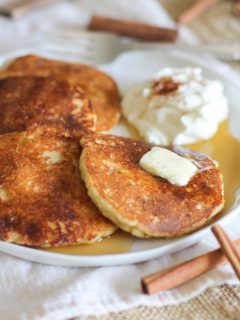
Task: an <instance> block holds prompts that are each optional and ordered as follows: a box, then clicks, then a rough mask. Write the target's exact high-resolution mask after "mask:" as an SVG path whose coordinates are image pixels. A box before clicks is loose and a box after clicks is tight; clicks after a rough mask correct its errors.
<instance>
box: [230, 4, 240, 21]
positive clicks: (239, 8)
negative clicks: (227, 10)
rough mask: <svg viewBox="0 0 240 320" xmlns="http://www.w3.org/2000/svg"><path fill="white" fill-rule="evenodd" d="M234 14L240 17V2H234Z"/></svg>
mask: <svg viewBox="0 0 240 320" xmlns="http://www.w3.org/2000/svg"><path fill="white" fill-rule="evenodd" d="M232 13H233V14H234V15H235V16H236V17H239V16H240V0H235V1H233V4H232Z"/></svg>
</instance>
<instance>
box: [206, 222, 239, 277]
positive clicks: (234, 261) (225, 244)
mask: <svg viewBox="0 0 240 320" xmlns="http://www.w3.org/2000/svg"><path fill="white" fill-rule="evenodd" d="M212 232H213V233H214V235H215V237H216V238H217V240H218V242H219V244H220V245H221V248H222V251H223V252H224V254H225V256H226V257H227V258H228V260H229V262H230V263H231V265H232V267H233V269H234V271H235V273H236V275H237V277H238V279H240V253H239V252H238V251H237V248H236V245H235V244H234V242H233V241H232V240H231V239H230V238H229V237H228V235H227V234H226V232H225V231H224V230H223V229H222V228H221V227H220V225H218V224H216V225H214V226H213V227H212Z"/></svg>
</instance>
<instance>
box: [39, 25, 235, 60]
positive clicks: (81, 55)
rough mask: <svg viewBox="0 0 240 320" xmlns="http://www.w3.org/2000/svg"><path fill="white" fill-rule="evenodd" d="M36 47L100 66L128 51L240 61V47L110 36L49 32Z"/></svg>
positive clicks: (103, 33) (97, 33)
mask: <svg viewBox="0 0 240 320" xmlns="http://www.w3.org/2000/svg"><path fill="white" fill-rule="evenodd" d="M36 40H37V45H36V47H37V48H38V50H40V51H42V52H46V53H47V54H48V55H49V56H51V55H53V56H54V57H55V56H59V57H61V56H64V58H67V59H68V60H77V61H80V62H84V63H88V64H92V65H97V64H103V63H106V62H110V61H112V60H113V59H114V58H116V57H117V56H118V55H119V54H120V53H122V52H124V51H128V50H140V49H150V50H162V51H167V50H172V49H179V50H184V51H186V52H195V53H203V54H210V55H212V56H214V57H216V58H220V59H224V60H230V61H232V60H240V44H237V43H236V44H226V45H223V44H213V45H198V46H189V45H183V44H167V43H150V42H137V41H132V40H129V39H127V38H121V37H119V36H116V35H114V34H111V33H107V32H93V31H80V30H70V29H69V30H64V29H63V30H61V29H57V30H50V31H49V30H48V31H45V32H44V31H41V32H40V33H39V34H38V37H37V38H36V39H35V41H36Z"/></svg>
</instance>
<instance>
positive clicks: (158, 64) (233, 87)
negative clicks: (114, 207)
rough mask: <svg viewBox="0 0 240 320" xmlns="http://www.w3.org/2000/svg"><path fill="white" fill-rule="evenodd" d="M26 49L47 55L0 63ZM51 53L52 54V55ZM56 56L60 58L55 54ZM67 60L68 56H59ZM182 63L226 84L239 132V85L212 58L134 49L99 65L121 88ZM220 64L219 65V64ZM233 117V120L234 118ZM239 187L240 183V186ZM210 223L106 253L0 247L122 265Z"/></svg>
mask: <svg viewBox="0 0 240 320" xmlns="http://www.w3.org/2000/svg"><path fill="white" fill-rule="evenodd" d="M28 53H36V54H41V55H44V56H46V57H48V55H47V54H46V53H43V52H41V51H39V50H38V51H36V50H31V49H26V50H21V51H18V52H14V53H11V54H8V55H5V56H0V66H3V65H4V64H5V63H7V62H8V61H10V60H11V59H13V58H15V57H17V56H21V55H24V54H28ZM51 57H53V56H51ZM56 58H59V56H58V57H56ZM61 58H62V59H64V60H68V59H67V57H61ZM166 66H172V67H179V66H180V67H183V66H200V67H202V69H203V71H204V74H205V75H206V76H207V77H209V78H215V79H220V80H221V81H222V82H223V83H224V86H225V93H226V95H227V97H228V99H229V104H230V109H231V110H230V128H231V130H232V132H233V133H234V134H235V135H237V136H240V133H239V128H238V127H237V120H236V119H239V118H240V106H239V103H238V102H239V101H240V90H239V89H240V87H239V86H238V85H237V84H236V83H237V82H236V83H232V82H231V81H230V80H229V79H228V78H227V77H226V76H225V75H223V74H220V73H219V72H217V71H216V70H218V69H220V68H219V63H218V62H216V61H212V62H211V63H209V62H208V63H204V60H199V59H198V58H197V57H194V56H192V55H191V56H189V55H186V54H184V53H182V52H168V53H166V52H165V53H164V52H163V53H160V52H156V51H135V52H127V53H124V54H122V55H120V56H119V57H118V58H117V59H116V60H115V61H113V62H112V63H110V64H106V65H104V66H100V68H101V69H102V70H104V71H105V72H107V73H108V74H110V75H111V76H112V77H113V78H114V79H115V80H116V81H117V83H118V85H119V87H120V90H121V91H122V92H124V91H125V90H126V89H127V87H129V85H131V84H133V83H136V82H139V81H142V80H146V79H148V78H150V77H151V76H152V75H153V74H155V72H156V70H158V69H160V68H162V67H166ZM221 68H222V66H221ZM234 121H235V122H234ZM112 132H113V133H115V134H119V135H125V136H129V135H130V133H129V132H128V130H127V129H126V128H125V127H124V126H122V125H118V126H117V127H116V128H114V129H113V130H112ZM239 187H240V186H239ZM239 207H240V206H239V205H235V206H234V207H233V208H232V209H231V210H229V211H228V212H227V213H226V214H225V215H224V216H222V217H221V218H220V219H219V221H221V224H225V223H226V222H227V221H229V219H231V218H232V217H233V216H235V214H236V213H237V212H239ZM209 229H210V226H207V227H205V228H203V229H201V230H199V231H196V232H194V233H193V234H190V235H186V236H183V237H181V238H176V239H169V240H166V239H153V240H151V239H148V240H139V239H136V240H135V241H134V243H133V245H132V248H131V250H130V252H128V253H121V254H107V255H96V256H92V255H91V256H90V255H89V256H87V255H82V256H76V255H65V254H59V253H52V252H46V251H41V250H36V249H32V248H27V247H23V246H19V245H15V244H11V243H7V242H4V241H0V251H2V252H5V253H8V254H11V255H14V256H17V257H20V258H23V259H27V260H31V261H35V262H40V263H44V264H51V265H59V266H79V267H80V266H107V265H121V264H129V263H136V262H141V261H146V260H149V259H153V258H156V257H158V256H160V255H164V254H167V253H171V252H175V251H178V250H180V249H183V248H186V247H188V246H191V245H192V244H194V243H197V242H198V241H199V240H200V239H201V238H202V237H204V236H205V235H206V233H207V232H209Z"/></svg>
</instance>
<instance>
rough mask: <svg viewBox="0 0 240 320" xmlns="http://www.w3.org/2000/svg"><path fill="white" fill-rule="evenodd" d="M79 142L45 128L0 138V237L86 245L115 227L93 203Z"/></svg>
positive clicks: (36, 243) (43, 244) (35, 243)
mask: <svg viewBox="0 0 240 320" xmlns="http://www.w3.org/2000/svg"><path fill="white" fill-rule="evenodd" d="M80 151H81V150H80V146H79V144H78V143H77V142H76V141H74V140H72V139H70V138H65V137H63V136H60V135H59V133H58V132H57V131H56V132H54V131H53V129H51V128H49V127H37V125H35V126H33V127H31V128H29V129H28V130H27V131H24V132H19V133H18V132H15V133H8V134H5V135H1V136H0V154H1V157H0V238H1V239H3V240H5V241H8V242H15V243H18V244H23V245H27V246H40V247H49V246H59V245H70V244H71V245H72V244H77V243H92V242H95V241H98V240H99V239H101V238H102V237H106V236H108V235H110V234H112V233H113V232H114V231H115V229H116V227H115V226H114V225H113V224H112V223H111V222H110V221H109V220H107V219H106V218H105V217H103V216H102V215H101V213H100V212H99V210H98V209H97V208H96V207H95V206H94V204H93V203H92V201H91V200H90V198H89V197H88V195H87V190H86V188H85V185H84V182H83V181H82V180H81V177H80V172H79V165H78V163H79V157H80Z"/></svg>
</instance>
